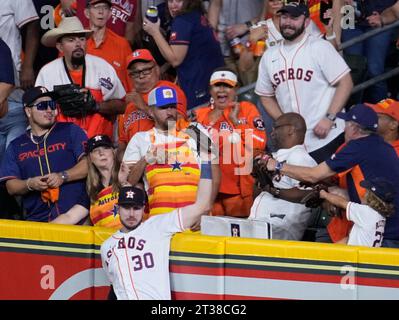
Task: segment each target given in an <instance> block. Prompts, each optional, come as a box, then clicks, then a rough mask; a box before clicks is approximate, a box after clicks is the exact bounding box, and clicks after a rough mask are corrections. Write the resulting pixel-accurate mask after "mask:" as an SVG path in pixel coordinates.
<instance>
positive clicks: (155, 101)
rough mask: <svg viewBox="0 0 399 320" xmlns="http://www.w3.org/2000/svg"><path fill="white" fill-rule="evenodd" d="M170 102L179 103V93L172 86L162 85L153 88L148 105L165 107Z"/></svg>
mask: <svg viewBox="0 0 399 320" xmlns="http://www.w3.org/2000/svg"><path fill="white" fill-rule="evenodd" d="M170 104H174V105H177V104H178V102H177V93H176V90H175V89H173V88H172V87H167V86H161V87H158V88H155V89H152V90H151V91H150V93H149V95H148V105H149V106H151V107H152V106H154V107H163V106H167V105H170Z"/></svg>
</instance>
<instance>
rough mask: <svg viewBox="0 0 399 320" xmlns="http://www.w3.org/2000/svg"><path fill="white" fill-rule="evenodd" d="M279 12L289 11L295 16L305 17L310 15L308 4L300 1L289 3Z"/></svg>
mask: <svg viewBox="0 0 399 320" xmlns="http://www.w3.org/2000/svg"><path fill="white" fill-rule="evenodd" d="M277 13H288V14H290V15H291V16H293V17H299V16H300V15H304V16H305V17H309V16H310V14H309V8H308V6H307V5H306V4H304V3H300V2H290V3H287V4H286V5H285V6H284V7H282V8H281V9H280V10H278V11H277Z"/></svg>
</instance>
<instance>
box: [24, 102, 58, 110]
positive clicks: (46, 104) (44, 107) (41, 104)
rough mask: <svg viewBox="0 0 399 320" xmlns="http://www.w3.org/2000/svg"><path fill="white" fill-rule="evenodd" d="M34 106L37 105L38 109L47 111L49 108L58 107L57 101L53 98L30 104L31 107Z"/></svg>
mask: <svg viewBox="0 0 399 320" xmlns="http://www.w3.org/2000/svg"><path fill="white" fill-rule="evenodd" d="M33 107H36V109H37V110H39V111H46V110H47V109H48V108H50V110H55V109H57V103H56V102H55V101H53V100H51V101H42V102H39V103H36V104H32V105H30V106H29V108H33Z"/></svg>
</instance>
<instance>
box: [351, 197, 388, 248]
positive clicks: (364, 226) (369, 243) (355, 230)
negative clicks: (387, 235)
mask: <svg viewBox="0 0 399 320" xmlns="http://www.w3.org/2000/svg"><path fill="white" fill-rule="evenodd" d="M346 217H347V218H348V220H349V221H353V222H354V224H353V227H352V229H351V231H350V233H349V239H348V244H349V245H353V246H366V247H381V243H382V239H383V237H384V230H385V218H384V217H383V216H382V215H380V214H379V213H378V212H377V211H375V210H374V209H372V208H370V207H369V206H367V205H364V204H358V203H355V202H349V203H348V205H347V207H346Z"/></svg>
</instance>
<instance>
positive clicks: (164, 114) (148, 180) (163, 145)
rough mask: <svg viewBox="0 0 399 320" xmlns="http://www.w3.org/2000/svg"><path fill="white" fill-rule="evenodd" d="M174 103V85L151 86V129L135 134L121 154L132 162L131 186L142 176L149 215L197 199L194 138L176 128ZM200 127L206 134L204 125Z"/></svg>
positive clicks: (167, 210) (190, 202) (166, 210)
mask: <svg viewBox="0 0 399 320" xmlns="http://www.w3.org/2000/svg"><path fill="white" fill-rule="evenodd" d="M177 104H178V98H177V93H176V90H175V89H174V88H173V87H169V86H160V87H157V88H155V89H153V90H152V91H151V92H150V93H149V96H148V105H149V110H148V112H149V115H150V116H151V118H153V119H154V123H155V125H154V128H152V129H150V130H148V131H145V132H138V133H136V134H135V135H134V136H133V138H132V139H131V140H130V142H129V144H128V145H127V148H126V152H125V154H124V157H123V162H125V163H127V164H129V165H131V168H130V172H131V174H130V176H129V178H128V180H129V182H130V183H131V184H132V185H135V184H136V183H137V182H138V181H139V180H140V179H141V178H142V177H143V176H144V184H145V189H146V191H147V193H148V198H149V213H150V216H151V215H156V214H161V213H167V212H170V211H173V210H174V209H176V208H181V207H183V206H185V205H187V204H192V203H194V202H195V198H196V193H197V185H198V181H199V179H200V163H201V161H200V158H199V154H198V152H197V151H198V149H197V141H195V140H194V139H193V138H191V137H190V136H189V135H188V134H186V133H185V132H184V131H179V130H177V129H176V120H177ZM200 129H201V130H202V132H203V133H204V135H206V136H208V135H207V133H206V130H205V128H203V127H202V126H201V127H200ZM151 154H152V155H153V156H151Z"/></svg>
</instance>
